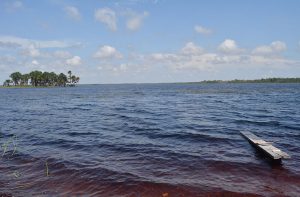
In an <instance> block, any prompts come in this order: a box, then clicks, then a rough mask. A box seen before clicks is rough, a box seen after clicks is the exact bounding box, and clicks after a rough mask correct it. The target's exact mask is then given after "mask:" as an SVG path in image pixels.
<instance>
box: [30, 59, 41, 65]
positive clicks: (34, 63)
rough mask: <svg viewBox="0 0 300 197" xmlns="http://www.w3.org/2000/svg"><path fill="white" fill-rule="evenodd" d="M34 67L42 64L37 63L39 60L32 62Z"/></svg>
mask: <svg viewBox="0 0 300 197" xmlns="http://www.w3.org/2000/svg"><path fill="white" fill-rule="evenodd" d="M31 63H32V64H33V65H35V66H37V65H39V64H40V63H39V62H38V61H37V60H32V62H31Z"/></svg>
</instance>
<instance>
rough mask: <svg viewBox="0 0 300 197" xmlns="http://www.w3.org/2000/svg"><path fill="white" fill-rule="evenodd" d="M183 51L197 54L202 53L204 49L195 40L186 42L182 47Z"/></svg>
mask: <svg viewBox="0 0 300 197" xmlns="http://www.w3.org/2000/svg"><path fill="white" fill-rule="evenodd" d="M181 52H182V53H183V54H193V55H197V54H201V53H202V52H203V49H202V48H201V47H199V46H197V45H196V44H194V43H193V42H188V43H186V45H185V46H184V47H183V48H182V49H181Z"/></svg>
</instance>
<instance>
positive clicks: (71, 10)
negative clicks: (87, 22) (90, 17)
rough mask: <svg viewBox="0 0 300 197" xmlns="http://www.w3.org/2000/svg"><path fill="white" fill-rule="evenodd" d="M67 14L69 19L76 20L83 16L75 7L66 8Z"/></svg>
mask: <svg viewBox="0 0 300 197" xmlns="http://www.w3.org/2000/svg"><path fill="white" fill-rule="evenodd" d="M65 12H66V14H67V15H68V17H70V18H72V19H74V20H80V19H81V14H80V12H79V10H78V9H77V8H76V7H74V6H67V7H65Z"/></svg>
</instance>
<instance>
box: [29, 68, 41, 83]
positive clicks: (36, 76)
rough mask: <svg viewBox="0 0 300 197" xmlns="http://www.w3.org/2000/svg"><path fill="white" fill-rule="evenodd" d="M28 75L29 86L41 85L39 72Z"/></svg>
mask: <svg viewBox="0 0 300 197" xmlns="http://www.w3.org/2000/svg"><path fill="white" fill-rule="evenodd" d="M29 75H30V80H31V84H32V85H33V86H40V85H41V81H42V75H43V73H42V72H41V71H37V70H36V71H32V72H31V73H29Z"/></svg>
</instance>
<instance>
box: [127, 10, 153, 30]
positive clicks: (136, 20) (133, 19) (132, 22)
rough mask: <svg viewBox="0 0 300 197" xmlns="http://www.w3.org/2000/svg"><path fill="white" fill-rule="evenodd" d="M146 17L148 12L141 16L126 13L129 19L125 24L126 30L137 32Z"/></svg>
mask: <svg viewBox="0 0 300 197" xmlns="http://www.w3.org/2000/svg"><path fill="white" fill-rule="evenodd" d="M148 15H149V13H148V12H143V13H142V14H138V13H134V12H130V13H128V16H129V18H128V19H127V22H126V27H127V29H129V30H131V31H135V30H138V29H139V28H140V27H141V25H142V23H143V20H144V19H145V18H146V17H147V16H148Z"/></svg>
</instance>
